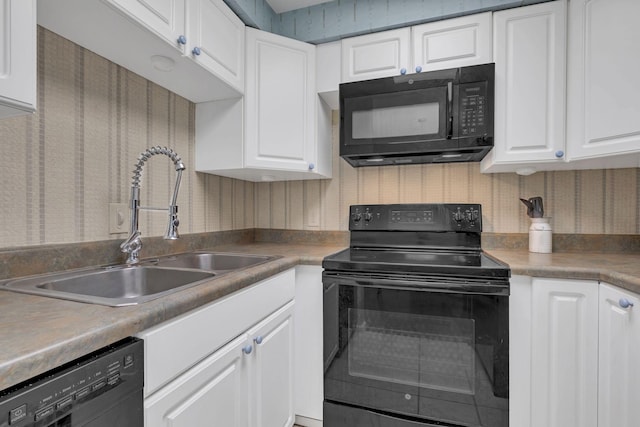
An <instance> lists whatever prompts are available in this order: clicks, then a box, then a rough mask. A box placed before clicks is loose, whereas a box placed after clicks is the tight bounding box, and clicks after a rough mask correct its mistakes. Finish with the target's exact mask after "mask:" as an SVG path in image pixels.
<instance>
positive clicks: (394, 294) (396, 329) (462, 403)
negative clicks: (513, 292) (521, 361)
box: [324, 277, 509, 427]
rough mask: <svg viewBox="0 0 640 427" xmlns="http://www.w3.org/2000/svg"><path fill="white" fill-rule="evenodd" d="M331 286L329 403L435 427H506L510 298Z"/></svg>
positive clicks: (344, 283) (358, 284) (327, 304)
mask: <svg viewBox="0 0 640 427" xmlns="http://www.w3.org/2000/svg"><path fill="white" fill-rule="evenodd" d="M325 280H326V283H325V289H327V290H329V289H331V290H333V292H331V293H329V292H328V291H326V292H325V299H324V313H325V319H324V321H325V335H324V340H325V377H324V390H325V400H326V401H329V402H332V403H337V404H346V405H349V406H351V407H358V408H365V409H372V410H376V411H383V412H385V413H393V414H398V415H399V416H406V417H411V419H414V418H415V419H421V420H422V419H424V420H427V421H429V422H432V423H436V422H442V423H449V424H453V425H465V426H475V427H507V426H508V408H509V402H508V396H509V351H508V348H509V334H508V332H509V329H508V325H509V320H508V311H509V310H508V309H509V302H508V301H509V300H508V296H504V295H502V296H498V295H478V294H473V293H455V292H452V293H448V292H442V291H426V290H419V289H416V288H415V287H410V286H409V285H410V284H409V283H407V284H406V286H405V284H404V283H403V282H402V280H399V281H398V283H397V286H396V285H395V284H394V283H393V282H392V281H391V280H387V281H385V282H384V283H382V284H379V283H378V282H376V279H375V278H371V279H370V278H360V277H354V278H350V277H340V278H334V277H331V278H329V277H327V278H326V279H325ZM442 286H446V284H445V283H443V284H442ZM336 317H337V319H336ZM336 323H337V325H336ZM329 324H331V325H334V326H333V327H331V328H327V327H326V325H329Z"/></svg>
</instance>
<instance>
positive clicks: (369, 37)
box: [342, 27, 411, 82]
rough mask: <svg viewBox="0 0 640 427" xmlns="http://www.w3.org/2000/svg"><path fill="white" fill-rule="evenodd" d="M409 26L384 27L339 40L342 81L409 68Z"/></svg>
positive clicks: (363, 78)
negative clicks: (340, 45) (383, 28)
mask: <svg viewBox="0 0 640 427" xmlns="http://www.w3.org/2000/svg"><path fill="white" fill-rule="evenodd" d="M410 44H411V29H410V28H409V27H407V28H401V29H399V30H391V31H383V32H380V33H373V34H366V35H363V36H358V37H351V38H347V39H343V40H342V82H352V81H358V80H368V79H375V78H379V77H387V76H393V75H397V74H400V70H401V69H402V68H405V69H407V68H409V64H410V62H409V57H410V55H411V48H410Z"/></svg>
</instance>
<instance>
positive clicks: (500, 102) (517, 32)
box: [483, 0, 566, 171]
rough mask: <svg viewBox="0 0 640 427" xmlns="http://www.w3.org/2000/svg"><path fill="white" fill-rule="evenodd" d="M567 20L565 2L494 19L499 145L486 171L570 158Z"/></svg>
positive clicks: (498, 14)
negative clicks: (567, 145)
mask: <svg viewBox="0 0 640 427" xmlns="http://www.w3.org/2000/svg"><path fill="white" fill-rule="evenodd" d="M565 21H566V3H565V1H564V0H563V1H556V2H550V3H542V4H538V5H534V6H528V7H519V8H515V9H509V10H504V11H500V12H496V13H495V14H494V37H495V38H494V41H495V45H494V56H495V64H496V66H495V67H496V68H495V69H496V75H495V146H494V148H493V150H492V153H490V155H489V156H488V158H487V161H486V162H484V163H483V166H484V169H485V171H487V169H488V167H489V166H490V165H491V164H495V163H525V164H527V165H528V166H530V165H531V163H532V162H539V161H557V159H558V158H560V159H562V158H563V157H564V153H563V152H564V139H565V127H564V123H565V69H566V68H565V62H566V47H565V45H566V25H565ZM556 155H557V156H558V157H556ZM534 167H535V166H534Z"/></svg>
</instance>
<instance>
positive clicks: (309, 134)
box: [245, 28, 317, 171]
mask: <svg viewBox="0 0 640 427" xmlns="http://www.w3.org/2000/svg"><path fill="white" fill-rule="evenodd" d="M315 68H316V65H315V47H314V46H313V45H310V44H307V43H302V42H299V41H297V40H292V39H288V38H285V37H282V36H278V35H275V34H271V33H266V32H264V31H258V30H254V29H251V28H248V29H247V82H246V87H247V90H246V93H245V113H246V115H245V120H246V122H247V123H248V124H249V123H250V124H251V125H250V126H247V127H246V129H245V132H246V133H245V137H246V139H247V141H246V152H245V163H246V165H247V166H248V167H260V168H273V169H288V170H297V171H308V170H309V169H313V168H312V167H311V166H314V167H315V163H316V160H315V152H314V151H315V150H314V146H315V126H314V123H315V104H314V102H313V101H314V100H315V97H316V96H317V95H316V91H315V71H316V70H315Z"/></svg>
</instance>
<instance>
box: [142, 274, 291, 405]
mask: <svg viewBox="0 0 640 427" xmlns="http://www.w3.org/2000/svg"><path fill="white" fill-rule="evenodd" d="M294 286H295V273H294V271H293V270H289V271H286V272H283V273H280V274H278V275H276V276H273V277H271V278H269V279H267V280H264V281H262V282H260V283H258V284H256V285H254V286H252V287H248V288H246V289H243V290H241V291H239V292H236V293H234V294H232V295H229V296H228V297H226V298H222V299H220V300H217V301H214V302H212V303H211V304H209V305H207V306H205V307H202V308H200V309H198V310H194V311H192V312H189V313H186V314H184V315H182V316H179V317H177V318H175V319H172V320H170V321H168V322H165V323H162V324H160V325H158V326H155V327H153V328H150V329H147V330H145V331H144V332H142V333H141V334H139V337H140V338H142V339H144V346H145V381H144V389H145V396H149V395H151V394H152V393H154V392H155V391H156V390H158V389H159V388H160V387H161V386H162V385H164V384H166V383H167V382H168V381H170V380H171V379H172V378H175V377H176V376H177V375H179V374H180V373H181V372H183V371H185V370H186V369H187V368H189V367H191V366H193V365H195V364H196V363H197V362H198V361H199V360H202V359H203V358H204V357H205V356H207V355H208V354H210V353H211V352H212V351H213V350H216V349H217V348H220V347H221V346H222V345H224V344H225V343H226V342H229V341H230V340H232V339H233V338H235V337H236V336H238V335H240V334H241V333H243V332H245V331H246V330H247V329H248V328H250V327H251V326H253V325H254V324H255V323H257V322H258V321H259V320H261V319H263V318H265V317H266V316H268V315H269V314H270V313H272V312H273V311H275V310H276V309H278V308H279V307H282V306H283V305H285V304H286V303H287V301H290V300H291V299H293V297H294V295H295V288H294ZM246 313H251V315H247V314H246ZM220 325H224V327H218V326H220ZM212 326H213V327H212ZM202 336H207V339H206V340H202V339H200V337H202ZM176 348H179V349H181V351H180V352H178V353H176V352H175V351H174V350H175V349H176Z"/></svg>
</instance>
